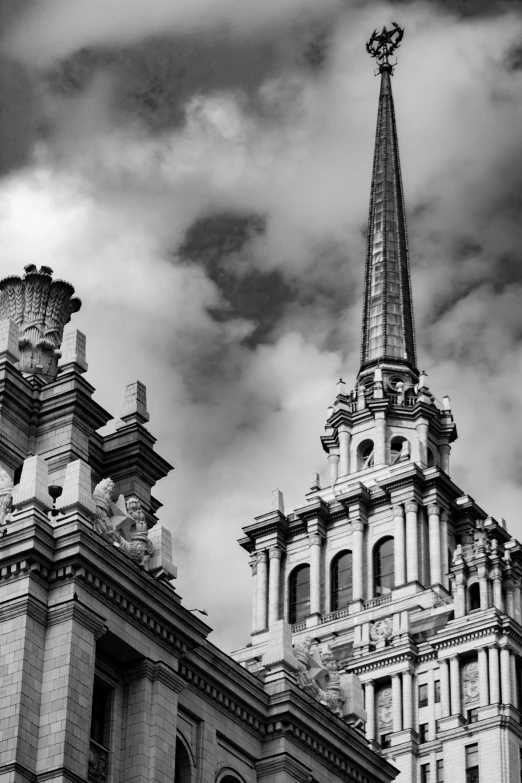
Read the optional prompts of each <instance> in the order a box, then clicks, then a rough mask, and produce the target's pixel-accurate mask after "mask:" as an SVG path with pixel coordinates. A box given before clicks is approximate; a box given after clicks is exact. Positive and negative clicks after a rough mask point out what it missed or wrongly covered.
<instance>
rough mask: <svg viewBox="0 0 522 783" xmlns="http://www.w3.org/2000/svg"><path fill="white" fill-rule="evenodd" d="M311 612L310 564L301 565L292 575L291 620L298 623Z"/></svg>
mask: <svg viewBox="0 0 522 783" xmlns="http://www.w3.org/2000/svg"><path fill="white" fill-rule="evenodd" d="M309 614H310V566H307V565H305V566H301V567H300V568H297V569H296V570H295V571H293V572H292V574H291V576H290V622H291V623H298V622H300V621H301V620H304V619H305V617H308V615H309Z"/></svg>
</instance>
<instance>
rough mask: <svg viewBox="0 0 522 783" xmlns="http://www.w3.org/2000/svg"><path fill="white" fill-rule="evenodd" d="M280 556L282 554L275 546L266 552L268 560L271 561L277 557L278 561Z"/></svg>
mask: <svg viewBox="0 0 522 783" xmlns="http://www.w3.org/2000/svg"><path fill="white" fill-rule="evenodd" d="M282 554H283V553H282V552H281V550H280V549H279V547H277V546H272V547H270V549H269V550H268V556H269V558H270V560H272V559H273V558H276V557H277V559H278V560H280V559H281V555H282Z"/></svg>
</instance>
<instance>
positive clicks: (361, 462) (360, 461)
mask: <svg viewBox="0 0 522 783" xmlns="http://www.w3.org/2000/svg"><path fill="white" fill-rule="evenodd" d="M373 464H374V458H373V441H372V440H363V442H362V443H360V444H359V448H358V449H357V470H364V469H365V468H371V467H373Z"/></svg>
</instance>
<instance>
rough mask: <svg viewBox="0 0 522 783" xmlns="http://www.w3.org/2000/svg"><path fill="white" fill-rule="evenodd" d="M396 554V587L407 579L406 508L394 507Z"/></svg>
mask: <svg viewBox="0 0 522 783" xmlns="http://www.w3.org/2000/svg"><path fill="white" fill-rule="evenodd" d="M393 530H394V555H395V587H400V586H401V585H403V584H404V582H405V581H406V559H405V535H404V509H403V507H402V506H394V507H393Z"/></svg>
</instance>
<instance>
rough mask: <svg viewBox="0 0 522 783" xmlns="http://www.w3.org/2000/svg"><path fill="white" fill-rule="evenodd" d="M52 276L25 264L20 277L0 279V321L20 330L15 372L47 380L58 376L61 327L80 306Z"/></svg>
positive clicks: (67, 285) (65, 285) (44, 269)
mask: <svg viewBox="0 0 522 783" xmlns="http://www.w3.org/2000/svg"><path fill="white" fill-rule="evenodd" d="M52 273H53V270H52V269H50V268H49V267H48V266H42V267H40V269H39V270H37V268H36V266H35V265H34V264H29V265H28V266H26V267H25V275H24V276H23V277H17V276H11V277H5V278H4V279H3V280H0V321H7V320H10V321H13V322H14V323H16V324H17V326H18V327H19V330H20V342H19V346H20V361H19V362H18V365H17V366H18V369H19V370H21V371H22V372H24V373H30V374H31V375H39V376H41V377H42V378H43V379H45V380H47V381H52V380H54V378H56V375H57V373H58V359H59V358H60V356H61V354H60V350H59V349H60V346H61V344H62V339H63V328H64V326H65V324H67V323H68V322H69V321H70V320H71V315H72V314H73V313H76V312H78V310H79V309H80V307H81V301H80V300H79V299H78V298H77V297H75V296H73V294H74V288H73V286H72V285H71V284H70V283H66V282H65V281H64V280H53V278H52Z"/></svg>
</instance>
